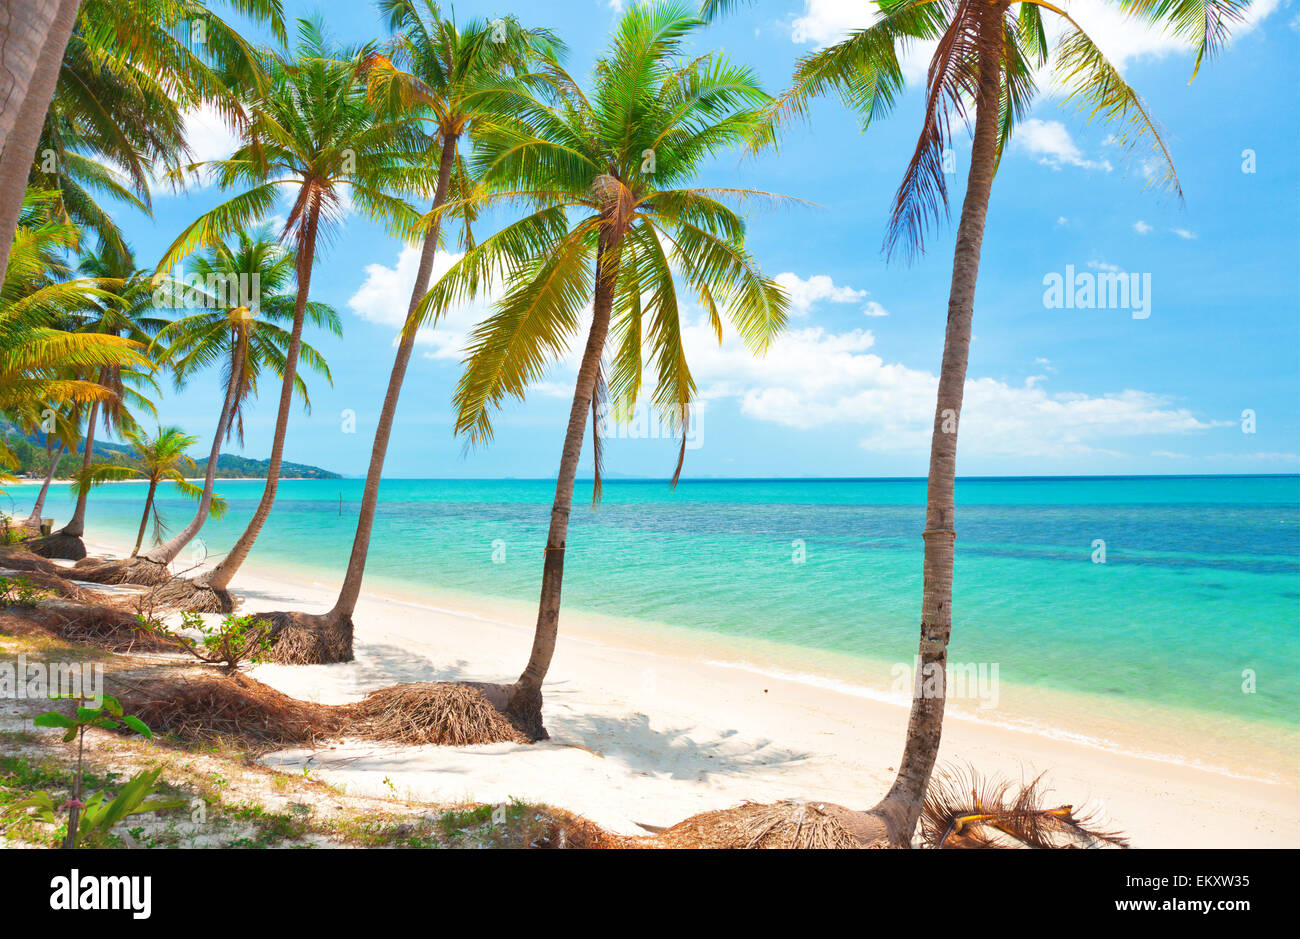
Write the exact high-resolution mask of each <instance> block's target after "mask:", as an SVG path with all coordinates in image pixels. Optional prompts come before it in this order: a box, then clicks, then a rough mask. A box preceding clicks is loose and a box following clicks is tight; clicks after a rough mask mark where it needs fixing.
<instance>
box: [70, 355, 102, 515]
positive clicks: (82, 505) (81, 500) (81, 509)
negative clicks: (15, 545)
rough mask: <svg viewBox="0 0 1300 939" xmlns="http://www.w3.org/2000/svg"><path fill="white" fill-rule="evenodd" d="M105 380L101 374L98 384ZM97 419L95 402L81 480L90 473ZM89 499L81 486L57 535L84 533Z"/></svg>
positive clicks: (88, 488) (84, 452)
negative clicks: (72, 508)
mask: <svg viewBox="0 0 1300 939" xmlns="http://www.w3.org/2000/svg"><path fill="white" fill-rule="evenodd" d="M106 380H107V378H106V377H105V376H104V375H103V374H101V375H100V376H99V381H100V384H103V383H104V382H105V381H106ZM98 419H99V402H98V401H95V402H93V403H92V404H91V405H90V419H89V420H88V421H86V436H85V439H84V440H83V441H82V451H83V453H82V457H81V475H82V478H83V479H84V478H85V477H86V475H87V474H88V473H89V472H90V463H91V460H92V459H93V457H94V455H95V421H96V420H98ZM89 498H90V487H89V486H82V487H81V491H80V492H78V493H77V507H76V509H74V510H73V512H72V519H71V520H70V521H69V522H68V524H66V525H64V526H63V528H61V529H59V534H61V535H69V536H71V537H73V538H80V537H81V536H82V535H84V534H85V533H86V500H87V499H89Z"/></svg>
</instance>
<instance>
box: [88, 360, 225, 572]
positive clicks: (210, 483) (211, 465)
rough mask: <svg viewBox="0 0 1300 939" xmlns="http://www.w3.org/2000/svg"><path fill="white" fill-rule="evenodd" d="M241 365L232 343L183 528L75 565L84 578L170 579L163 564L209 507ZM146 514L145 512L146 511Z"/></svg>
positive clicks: (190, 537)
mask: <svg viewBox="0 0 1300 939" xmlns="http://www.w3.org/2000/svg"><path fill="white" fill-rule="evenodd" d="M243 368H244V358H243V346H242V345H240V344H238V343H236V344H235V356H234V358H233V359H232V360H231V363H230V381H229V382H228V383H227V385H226V398H225V401H224V402H223V403H222V405H221V417H220V418H219V419H218V421H217V430H216V433H214V434H213V435H212V449H211V451H210V452H209V453H208V470H207V473H206V474H205V475H204V477H203V494H202V495H201V496H200V497H199V507H198V510H197V511H196V512H195V513H194V518H192V519H191V520H190V523H189V524H188V525H186V526H185V527H184V528H183V529H181V530H180V531H179V532H177V533H176V534H175V535H173V536H172V537H171V538H169V539H167V540H166V541H164V542H163V543H162V544H160V545H158V546H157V547H155V548H153V549H151V550H149V551H147V552H145V553H144V554H140V555H136V554H132V556H131V558H130V559H129V560H125V561H108V562H105V563H102V564H92V565H90V566H88V567H85V568H79V571H80V576H81V577H83V578H84V579H86V580H91V581H97V582H99V583H110V584H122V583H127V584H144V585H146V586H159V585H161V584H165V583H167V581H169V580H171V572H170V571H169V570H168V568H167V566H168V565H169V564H171V562H172V561H174V560H175V559H176V556H177V555H179V554H180V553H181V549H182V548H184V547H185V546H186V545H187V544H189V543H190V541H191V540H193V538H194V536H195V535H197V534H198V533H199V529H200V528H202V527H203V523H204V522H205V521H206V520H207V518H208V513H209V510H210V509H211V507H212V490H213V488H214V487H215V486H216V482H217V459H218V457H219V456H220V455H221V441H222V440H223V439H225V437H226V434H227V433H228V432H229V430H230V424H231V420H232V419H233V415H234V411H235V398H236V396H237V395H238V391H239V376H240V373H241V372H242V371H243ZM146 517H147V515H146Z"/></svg>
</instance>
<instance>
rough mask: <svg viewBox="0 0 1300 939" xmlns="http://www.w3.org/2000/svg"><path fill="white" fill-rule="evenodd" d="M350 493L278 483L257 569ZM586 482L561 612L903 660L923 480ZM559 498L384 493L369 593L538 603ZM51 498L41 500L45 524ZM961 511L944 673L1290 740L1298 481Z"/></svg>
mask: <svg viewBox="0 0 1300 939" xmlns="http://www.w3.org/2000/svg"><path fill="white" fill-rule="evenodd" d="M361 487H362V481H361V480H359V479H358V480H287V481H285V482H283V483H282V484H281V486H280V496H279V500H278V502H277V504H276V507H275V512H274V514H273V515H272V519H271V524H270V526H269V527H268V529H267V532H266V533H265V534H264V536H263V538H262V539H261V541H260V542H259V544H258V545H257V548H256V550H255V552H254V554H253V558H252V563H253V564H254V565H266V566H268V567H274V566H279V567H280V568H281V569H284V570H286V571H294V572H297V573H299V574H303V575H307V576H310V577H311V578H312V579H314V580H318V581H322V582H325V583H330V582H332V581H335V582H336V581H337V579H338V577H339V575H340V574H341V571H342V570H343V567H344V565H345V563H346V560H347V556H348V552H349V549H350V547H351V541H352V534H353V526H354V524H355V518H356V512H357V506H358V500H359V498H360V494H361ZM261 490H262V483H261V482H260V481H247V482H244V481H224V482H220V484H219V486H218V491H219V492H221V493H222V494H223V495H225V496H226V498H227V499H228V500H229V502H230V512H229V514H228V516H227V517H226V519H225V520H223V521H222V522H220V523H215V524H211V523H210V524H209V525H208V526H207V527H206V528H205V529H204V531H203V538H204V540H205V542H206V547H207V550H208V552H209V554H210V555H212V556H215V555H218V554H220V553H221V552H222V551H224V550H225V549H226V548H227V547H228V546H229V545H230V544H231V543H232V542H233V540H234V538H235V537H236V536H237V535H238V533H239V532H240V531H241V530H242V528H243V526H244V523H245V521H246V520H247V518H248V516H249V515H250V514H251V512H252V510H253V506H254V505H255V503H256V501H257V499H258V497H259V495H260V493H261ZM590 491H591V490H590V483H589V482H588V483H579V492H578V494H577V496H576V498H575V507H574V513H573V522H572V526H571V528H570V533H569V551H568V555H567V559H566V568H565V584H564V602H565V609H566V610H569V611H571V612H574V613H580V614H593V615H597V616H610V617H617V618H620V619H622V620H632V621H635V622H638V623H641V624H644V627H645V629H646V630H647V631H652V630H653V629H654V628H655V626H656V624H658V625H661V626H664V627H672V628H675V629H676V630H677V631H678V632H682V631H688V632H691V633H698V634H699V635H700V636H702V637H708V636H713V637H718V638H720V639H722V638H725V639H726V640H727V641H728V642H729V643H730V644H731V645H732V647H733V648H735V647H736V643H737V642H740V643H742V647H743V642H744V641H745V640H754V639H759V640H765V642H764V643H762V645H763V646H764V647H765V648H768V649H771V648H777V649H780V648H786V649H789V650H790V652H791V654H792V656H796V655H797V654H798V653H801V652H802V653H809V654H811V653H826V654H834V655H835V656H837V657H840V660H841V661H851V660H853V659H854V658H860V659H862V660H863V661H864V662H865V661H868V660H869V661H873V662H877V663H880V662H886V663H887V662H910V661H911V657H912V655H913V652H914V650H915V644H916V634H917V622H918V617H919V610H920V594H921V539H920V535H919V533H920V531H921V529H922V527H923V525H922V521H923V514H924V495H925V482H924V480H921V479H852V480H847V479H846V480H804V479H799V480H693V481H692V480H688V481H683V482H682V483H681V484H680V485H679V486H678V487H677V489H676V491H672V490H670V489H669V488H668V486H667V485H666V484H665V483H663V482H662V481H627V480H610V481H607V482H606V485H605V493H604V498H603V500H602V502H601V504H600V506H599V507H598V508H597V509H596V510H594V511H593V510H592V509H591V508H590ZM553 493H554V483H553V482H551V481H547V480H462V479H456V480H439V479H393V480H389V481H386V482H385V483H384V484H383V488H382V492H381V502H380V507H379V514H378V520H377V523H376V530H375V534H374V538H373V542H372V550H371V555H370V564H369V568H368V575H367V584H366V589H368V590H371V591H376V592H382V591H383V590H384V589H385V587H393V588H399V587H400V588H401V589H402V590H403V591H404V592H405V593H406V594H407V595H410V594H412V593H414V594H421V593H427V594H428V595H429V596H430V597H434V596H438V595H440V594H441V595H445V594H446V593H447V592H454V593H456V594H459V595H466V594H468V595H474V596H478V597H484V598H497V599H504V600H510V601H517V602H521V603H529V604H532V603H535V602H536V596H537V588H538V583H539V578H540V575H541V559H542V545H543V543H544V540H545V535H546V524H547V520H548V513H549V507H550V504H551V499H552V497H553ZM143 498H144V490H143V487H139V486H132V485H119V486H107V487H103V488H102V489H100V490H97V491H96V492H95V493H94V495H93V497H92V498H91V501H90V512H89V517H88V526H87V527H88V530H89V532H90V535H91V538H92V540H93V538H94V536H95V534H97V533H99V534H101V535H102V536H104V537H109V536H111V538H112V540H114V541H118V542H126V543H129V542H130V541H131V540H133V539H134V534H135V529H136V526H137V525H138V522H139V512H140V511H141V508H142V503H143ZM68 501H69V500H68V496H67V493H66V491H58V490H56V491H54V492H52V493H51V496H50V503H49V505H50V511H49V513H48V514H51V515H56V516H59V517H60V518H62V517H66V514H67V511H68V508H69V506H68V504H67V503H68ZM957 503H958V522H957V528H958V541H957V561H956V571H955V577H956V580H955V597H954V609H955V616H954V630H953V640H952V648H951V657H952V659H953V660H955V661H961V662H986V663H988V662H995V663H998V666H999V670H1000V678H1001V680H1002V681H1003V682H1007V683H1010V684H1012V685H1016V686H1026V687H1031V688H1041V689H1044V690H1050V691H1057V692H1068V693H1078V694H1083V695H1089V696H1095V697H1097V698H1099V699H1101V698H1104V699H1106V700H1108V701H1110V702H1112V703H1119V704H1122V703H1126V702H1127V703H1132V704H1133V705H1139V704H1142V705H1156V706H1162V707H1170V708H1178V709H1184V710H1186V711H1188V712H1192V713H1201V714H1206V715H1216V716H1217V717H1219V718H1226V719H1231V720H1233V721H1244V722H1249V723H1250V724H1251V725H1252V726H1253V727H1255V728H1257V729H1266V728H1267V727H1268V726H1272V727H1275V728H1277V729H1278V730H1279V731H1286V732H1288V733H1289V732H1291V731H1294V730H1295V729H1296V728H1297V727H1300V708H1297V704H1298V703H1300V477H1297V476H1250V477H1237V476H1234V477H1138V478H1098V477H1087V478H1012V479H964V480H961V481H959V483H958V486H957ZM162 505H163V510H164V513H165V515H166V517H167V520H168V522H169V523H170V524H172V525H173V526H179V525H180V524H183V521H184V520H185V519H186V518H187V517H188V513H189V512H191V511H192V510H193V509H192V506H193V503H187V502H186V501H185V500H183V499H181V498H179V497H177V496H175V495H173V494H167V493H164V498H163V503H162ZM21 508H22V510H23V511H26V507H25V506H23V507H21ZM1098 540H1101V541H1104V543H1105V545H1104V551H1105V555H1104V557H1105V561H1104V563H1098V560H1099V559H1100V553H1099V546H1098V544H1097V542H1098ZM562 627H563V624H562ZM843 657H849V658H848V659H844V658H843ZM793 660H794V659H793V658H792V661H793ZM1252 675H1253V682H1254V683H1253V686H1250V682H1249V681H1248V679H1249V678H1250V677H1251V676H1252ZM1243 682H1246V686H1247V687H1253V692H1251V691H1249V690H1243Z"/></svg>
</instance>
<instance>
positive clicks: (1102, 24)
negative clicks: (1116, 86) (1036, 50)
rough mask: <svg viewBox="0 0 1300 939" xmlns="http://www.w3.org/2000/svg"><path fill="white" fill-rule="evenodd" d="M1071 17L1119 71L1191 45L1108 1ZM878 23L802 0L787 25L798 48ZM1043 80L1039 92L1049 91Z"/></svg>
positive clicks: (839, 0)
mask: <svg viewBox="0 0 1300 939" xmlns="http://www.w3.org/2000/svg"><path fill="white" fill-rule="evenodd" d="M1280 3H1281V0H1255V2H1253V3H1251V4H1250V6H1249V7H1248V8H1247V10H1246V12H1245V16H1244V19H1243V21H1242V22H1240V23H1233V24H1231V33H1232V38H1233V39H1239V38H1240V37H1241V36H1244V35H1245V34H1247V33H1249V32H1251V31H1252V30H1253V29H1254V28H1255V27H1256V26H1257V25H1259V23H1260V22H1262V21H1263V20H1264V19H1265V18H1266V17H1268V16H1269V15H1270V14H1271V13H1272V12H1273V11H1274V10H1275V9H1277V7H1278V6H1279V5H1280ZM1069 13H1070V16H1071V17H1072V18H1073V19H1074V20H1075V22H1077V23H1078V24H1079V25H1080V26H1081V27H1082V28H1083V30H1084V32H1086V33H1087V34H1088V35H1089V36H1090V37H1091V38H1092V40H1093V41H1094V42H1095V43H1096V44H1097V47H1098V48H1099V49H1101V51H1102V53H1103V54H1105V56H1106V57H1107V58H1108V59H1109V60H1110V61H1111V63H1112V64H1114V65H1115V67H1116V68H1118V69H1120V70H1121V71H1122V70H1123V69H1125V68H1126V67H1127V66H1128V65H1129V63H1131V62H1133V61H1136V60H1138V59H1144V58H1145V59H1162V58H1165V57H1166V56H1169V55H1182V56H1185V57H1187V58H1188V59H1189V64H1190V57H1191V54H1192V48H1193V47H1192V45H1191V44H1190V43H1188V42H1186V41H1185V40H1182V39H1178V38H1176V37H1174V36H1172V35H1170V33H1169V31H1168V30H1167V29H1165V28H1163V27H1160V26H1148V25H1145V24H1143V23H1141V22H1139V21H1137V20H1135V19H1133V18H1131V17H1129V16H1127V15H1126V14H1125V13H1124V12H1123V11H1121V10H1120V9H1119V8H1118V6H1117V5H1116V4H1115V3H1114V2H1113V0H1072V2H1071V3H1070V4H1069ZM877 18H878V10H877V7H876V5H875V4H873V3H869V2H867V0H804V10H803V15H801V16H800V15H796V16H793V17H792V18H791V20H790V38H791V39H792V40H793V41H794V42H796V43H798V44H800V45H811V46H814V47H816V48H819V49H820V48H824V47H825V46H829V45H832V44H834V43H836V42H838V41H840V40H841V39H843V38H844V37H845V36H846V35H847V34H848V33H849V32H851V31H853V30H857V29H863V28H865V27H867V26H870V25H871V24H872V23H874V22H875V21H876V19H877ZM1043 20H1044V23H1045V24H1046V26H1047V32H1048V40H1049V42H1050V43H1051V45H1052V46H1053V47H1055V45H1056V41H1057V40H1058V39H1059V37H1060V35H1061V33H1062V32H1063V31H1064V29H1065V27H1066V24H1065V23H1064V21H1063V20H1061V19H1060V17H1058V16H1055V15H1053V14H1051V13H1048V12H1045V13H1044V16H1043ZM934 49H935V43H933V42H926V43H915V44H913V46H912V48H911V49H910V50H909V51H908V52H906V53H905V54H904V56H903V60H902V66H903V72H904V75H905V76H906V78H907V81H908V83H909V84H921V83H923V82H924V81H925V75H926V70H927V68H928V66H929V62H930V58H931V56H932V55H933V54H934ZM1048 84H1049V83H1048V82H1047V81H1046V80H1044V81H1041V82H1040V87H1044V88H1046V87H1047V86H1048Z"/></svg>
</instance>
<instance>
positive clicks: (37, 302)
mask: <svg viewBox="0 0 1300 939" xmlns="http://www.w3.org/2000/svg"><path fill="white" fill-rule="evenodd" d="M53 199H54V197H53V195H52V194H50V193H48V192H40V191H36V190H32V191H30V192H28V194H27V196H26V198H25V199H24V202H23V207H22V212H21V215H20V218H19V225H18V228H17V230H16V233H15V236H14V240H13V246H12V250H11V252H10V254H9V263H8V266H7V268H6V269H5V276H4V281H3V284H2V285H0V414H4V415H6V416H8V417H10V418H11V419H14V420H15V421H16V423H18V424H20V425H24V426H36V425H41V424H44V423H45V417H46V415H47V413H53V414H54V415H55V419H56V423H55V430H56V431H57V433H58V434H59V436H60V437H61V438H62V440H63V441H64V442H71V440H72V439H73V437H74V435H75V428H76V425H77V423H78V421H79V416H80V414H81V409H82V408H83V407H85V406H86V405H91V406H94V405H95V404H99V403H103V402H111V401H113V400H114V395H115V393H114V391H113V389H111V388H107V387H105V386H104V385H103V384H101V383H98V382H95V381H89V380H86V378H85V377H84V376H85V375H88V374H90V375H97V374H98V373H99V372H101V371H102V370H104V369H110V370H127V371H132V370H142V369H146V368H148V365H149V363H148V361H147V359H145V358H144V357H143V356H142V355H141V354H140V353H139V352H138V351H137V350H138V346H139V344H138V343H136V342H133V341H132V340H131V339H129V338H125V337H122V336H117V335H109V334H106V333H96V332H76V331H70V330H69V329H68V328H66V327H68V326H70V325H74V326H75V325H77V324H79V321H80V318H81V317H82V316H83V314H84V311H85V310H87V309H89V308H92V307H102V306H103V305H105V304H107V303H110V302H112V301H113V300H114V294H113V293H112V292H110V290H107V289H105V287H106V286H112V282H105V281H102V280H100V279H95V278H73V277H71V274H72V271H71V269H70V268H69V266H68V265H67V263H66V262H65V261H64V259H63V253H64V252H65V251H67V250H69V249H71V248H74V247H75V246H76V245H77V242H78V237H79V234H78V231H77V229H76V227H75V226H73V225H70V224H68V223H67V222H64V221H61V220H60V219H59V218H57V217H56V215H55V214H54V213H53V212H52V211H51V205H52V203H53ZM68 408H70V409H71V410H70V411H69V410H68ZM47 440H48V437H47ZM38 511H39V504H38Z"/></svg>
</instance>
